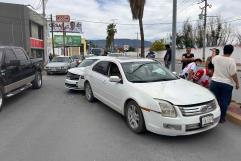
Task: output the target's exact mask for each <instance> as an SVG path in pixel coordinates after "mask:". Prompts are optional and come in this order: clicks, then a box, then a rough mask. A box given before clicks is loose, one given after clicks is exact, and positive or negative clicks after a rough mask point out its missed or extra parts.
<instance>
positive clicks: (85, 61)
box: [78, 59, 98, 67]
mask: <svg viewBox="0 0 241 161" xmlns="http://www.w3.org/2000/svg"><path fill="white" fill-rule="evenodd" d="M97 60H98V59H85V60H83V61H82V62H81V63H80V65H79V66H78V67H87V66H90V65H92V64H93V63H94V62H96V61H97Z"/></svg>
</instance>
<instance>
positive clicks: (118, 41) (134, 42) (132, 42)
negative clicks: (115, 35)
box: [89, 39, 152, 48]
mask: <svg viewBox="0 0 241 161" xmlns="http://www.w3.org/2000/svg"><path fill="white" fill-rule="evenodd" d="M89 41H91V42H92V43H93V44H95V45H97V47H100V48H105V40H89ZM114 43H115V47H123V46H124V45H129V46H131V47H134V48H137V47H140V46H141V40H134V39H133V40H132V39H115V42H114ZM151 44H152V42H150V41H145V47H150V46H151Z"/></svg>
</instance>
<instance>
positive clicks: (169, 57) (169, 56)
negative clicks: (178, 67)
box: [164, 44, 172, 69]
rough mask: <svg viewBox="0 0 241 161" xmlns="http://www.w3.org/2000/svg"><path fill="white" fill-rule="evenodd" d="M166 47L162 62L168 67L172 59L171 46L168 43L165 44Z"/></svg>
mask: <svg viewBox="0 0 241 161" xmlns="http://www.w3.org/2000/svg"><path fill="white" fill-rule="evenodd" d="M165 47H166V50H167V52H166V54H165V56H164V63H165V67H166V68H168V69H169V67H170V64H171V60H172V50H171V47H170V45H168V44H167V45H165Z"/></svg>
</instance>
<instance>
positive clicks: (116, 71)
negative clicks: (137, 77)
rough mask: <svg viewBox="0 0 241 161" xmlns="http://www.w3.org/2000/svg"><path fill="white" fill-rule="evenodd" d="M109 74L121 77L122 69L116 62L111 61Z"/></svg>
mask: <svg viewBox="0 0 241 161" xmlns="http://www.w3.org/2000/svg"><path fill="white" fill-rule="evenodd" d="M109 76H118V77H119V78H121V73H120V70H119V68H118V66H117V65H116V64H115V63H111V65H110V68H109Z"/></svg>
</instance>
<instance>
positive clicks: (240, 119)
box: [227, 102, 241, 125]
mask: <svg viewBox="0 0 241 161" xmlns="http://www.w3.org/2000/svg"><path fill="white" fill-rule="evenodd" d="M227 119H228V120H229V121H231V122H233V123H235V124H238V125H241V104H240V103H235V102H232V103H231V104H230V106H229V109H228V112H227Z"/></svg>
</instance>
